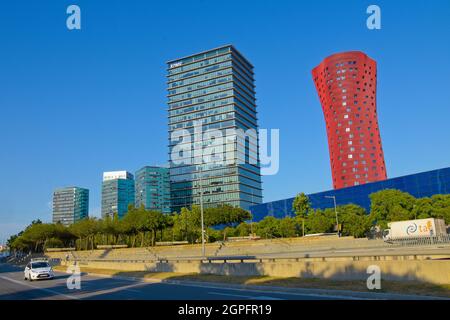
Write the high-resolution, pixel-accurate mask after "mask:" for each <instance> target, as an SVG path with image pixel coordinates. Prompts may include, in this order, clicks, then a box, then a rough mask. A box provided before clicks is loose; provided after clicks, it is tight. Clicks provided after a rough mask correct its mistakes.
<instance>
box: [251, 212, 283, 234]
mask: <svg viewBox="0 0 450 320" xmlns="http://www.w3.org/2000/svg"><path fill="white" fill-rule="evenodd" d="M256 234H257V235H258V236H260V237H262V238H266V239H267V238H274V237H275V238H276V237H279V236H280V224H279V220H278V219H276V218H274V217H272V216H266V217H265V218H264V219H262V220H261V221H260V222H258V224H257V225H256Z"/></svg>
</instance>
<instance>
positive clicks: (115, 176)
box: [102, 171, 134, 218]
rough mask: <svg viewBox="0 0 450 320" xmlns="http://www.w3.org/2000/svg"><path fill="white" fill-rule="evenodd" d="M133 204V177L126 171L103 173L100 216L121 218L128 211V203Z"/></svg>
mask: <svg viewBox="0 0 450 320" xmlns="http://www.w3.org/2000/svg"><path fill="white" fill-rule="evenodd" d="M130 204H132V205H134V177H133V175H132V174H131V173H129V172H127V171H112V172H104V173H103V184H102V217H103V218H105V217H107V216H110V217H113V216H114V214H116V213H117V215H118V216H119V218H122V217H123V216H124V215H125V214H126V213H127V212H128V205H130Z"/></svg>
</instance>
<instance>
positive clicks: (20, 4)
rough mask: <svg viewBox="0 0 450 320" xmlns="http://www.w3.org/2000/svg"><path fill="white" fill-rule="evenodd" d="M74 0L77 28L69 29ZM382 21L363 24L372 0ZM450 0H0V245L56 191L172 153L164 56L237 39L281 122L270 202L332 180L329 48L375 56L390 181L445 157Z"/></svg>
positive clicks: (265, 104) (446, 161) (44, 208)
mask: <svg viewBox="0 0 450 320" xmlns="http://www.w3.org/2000/svg"><path fill="white" fill-rule="evenodd" d="M70 4H77V5H79V6H80V7H81V11H82V30H81V31H69V30H67V28H66V24H65V21H66V18H67V15H66V13H65V11H66V8H67V6H68V5H70ZM370 4H378V5H379V6H380V7H381V9H382V29H381V30H380V31H369V30H368V29H367V28H366V18H367V14H366V8H367V6H368V5H370ZM449 17H450V2H449V1H444V0H442V1H438V0H436V1H370V2H369V1H310V2H309V3H306V1H261V0H258V1H244V0H239V1H235V0H228V1H199V0H197V1H194V0H192V1H137V0H135V1H87V0H72V1H64V0H53V1H21V0H17V1H5V2H2V4H1V6H0V111H1V125H0V137H1V138H0V143H1V144H0V152H1V154H0V168H1V180H0V181H1V182H0V242H1V241H2V240H4V239H5V238H6V237H7V236H8V235H9V234H11V233H14V232H17V231H19V230H20V229H21V228H22V227H24V226H25V225H27V224H28V223H29V222H30V221H31V220H33V219H36V218H40V219H42V220H44V221H50V220H51V200H52V190H53V189H55V188H57V187H61V186H67V185H77V186H81V187H86V188H89V189H90V197H91V201H90V212H91V215H93V216H99V215H100V193H101V179H102V172H103V171H108V170H121V169H126V170H129V171H131V172H133V173H134V171H135V170H136V169H138V168H140V167H141V166H144V165H152V164H162V163H166V162H167V157H168V154H167V153H168V148H167V143H168V141H167V107H166V84H165V81H166V80H165V72H166V71H165V62H166V61H167V60H170V59H175V58H177V57H180V56H185V55H188V54H192V53H195V52H198V51H202V50H206V49H210V48H213V47H217V46H220V45H223V44H234V45H235V46H236V47H237V48H238V50H240V51H241V52H242V53H243V54H244V55H245V56H246V57H247V58H248V59H249V60H250V61H251V62H252V63H253V64H254V66H255V73H256V85H257V99H258V111H259V124H260V126H261V127H262V128H279V129H280V138H281V154H280V160H281V163H280V171H279V173H278V174H277V175H276V176H270V177H264V178H263V186H264V200H265V201H271V200H277V199H282V198H286V197H291V196H293V195H294V194H295V193H297V192H300V191H304V192H307V193H310V192H317V191H322V190H327V189H330V188H331V186H332V184H331V171H330V165H329V158H328V148H327V139H326V132H325V125H324V119H323V115H322V110H321V107H320V104H319V100H318V98H317V95H316V92H315V89H314V84H313V81H312V79H311V69H312V68H313V67H315V66H316V65H317V64H318V63H320V61H321V60H322V59H323V58H324V57H326V56H328V55H330V54H332V53H335V52H340V51H346V50H362V51H364V52H366V53H367V54H368V55H369V56H371V57H372V58H374V59H375V60H376V61H377V62H378V110H379V124H380V131H381V137H382V140H383V147H384V151H385V158H386V165H387V170H388V176H389V177H395V176H400V175H405V174H410V173H415V172H420V171H425V170H431V169H436V168H441V167H446V166H449V165H450V148H449V141H450V127H449V119H450V85H449V81H450V80H449V75H450V62H449V58H450V41H449V40H450V37H449V32H450V19H449Z"/></svg>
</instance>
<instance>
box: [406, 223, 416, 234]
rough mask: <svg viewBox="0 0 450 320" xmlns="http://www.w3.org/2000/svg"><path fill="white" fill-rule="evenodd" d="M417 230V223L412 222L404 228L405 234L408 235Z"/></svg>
mask: <svg viewBox="0 0 450 320" xmlns="http://www.w3.org/2000/svg"><path fill="white" fill-rule="evenodd" d="M416 231H417V224H415V223H413V224H410V225H409V226H408V227H407V228H406V234H407V235H410V234H412V233H415V232H416Z"/></svg>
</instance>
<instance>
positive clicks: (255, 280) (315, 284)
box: [54, 266, 450, 298]
mask: <svg viewBox="0 0 450 320" xmlns="http://www.w3.org/2000/svg"><path fill="white" fill-rule="evenodd" d="M54 269H55V270H57V271H62V272H65V271H66V269H67V267H65V266H56V267H54ZM81 272H86V273H96V274H103V275H111V276H123V277H135V278H142V279H159V280H164V279H167V280H169V279H170V280H180V281H182V280H186V281H199V282H217V283H230V284H241V285H247V286H252V285H253V286H254V285H258V286H275V287H285V288H303V289H330V290H333V289H334V290H349V291H357V292H372V293H373V292H374V291H371V290H368V289H367V287H366V282H365V281H362V280H329V279H319V278H283V277H270V276H223V275H215V274H182V273H175V272H148V271H121V270H113V269H98V268H89V267H83V266H81ZM381 287H382V289H381V290H377V291H376V292H383V293H400V294H415V295H424V296H440V297H447V298H450V284H445V285H436V284H430V283H422V282H412V281H408V282H400V281H387V280H385V281H382V282H381Z"/></svg>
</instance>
